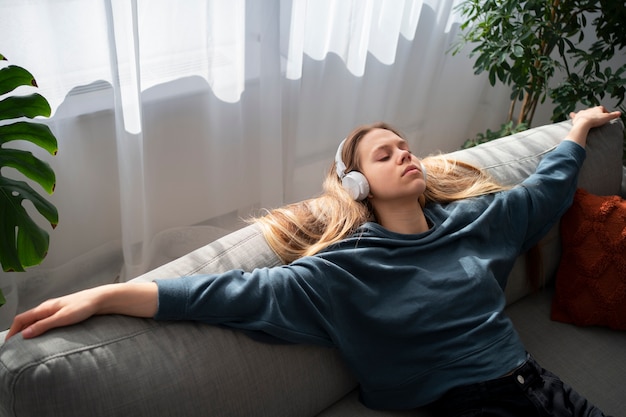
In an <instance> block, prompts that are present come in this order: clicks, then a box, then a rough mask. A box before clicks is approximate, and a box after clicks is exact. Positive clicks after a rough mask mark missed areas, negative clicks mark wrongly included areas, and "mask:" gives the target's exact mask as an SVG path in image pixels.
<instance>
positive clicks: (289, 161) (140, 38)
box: [0, 0, 508, 297]
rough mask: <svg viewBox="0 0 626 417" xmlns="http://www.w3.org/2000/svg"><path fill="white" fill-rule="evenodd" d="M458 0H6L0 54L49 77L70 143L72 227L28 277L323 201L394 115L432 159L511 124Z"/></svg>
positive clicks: (147, 257)
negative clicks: (355, 132)
mask: <svg viewBox="0 0 626 417" xmlns="http://www.w3.org/2000/svg"><path fill="white" fill-rule="evenodd" d="M457 2H458V1H455V0H444V1H434V0H430V1H429V0H404V1H401V0H393V1H392V0H341V1H340V0H309V1H307V0H263V1H254V0H229V1H221V0H185V1H184V2H181V1H176V0H130V1H129V0H56V1H55V2H49V1H47V0H29V1H27V2H25V1H22V0H5V1H3V2H1V3H0V34H1V36H2V39H3V40H5V42H3V44H2V46H0V47H1V48H3V50H2V51H0V52H1V53H3V54H5V55H6V56H7V57H8V59H9V62H10V63H11V64H16V65H20V66H23V67H25V68H27V69H28V70H30V71H31V72H32V73H33V75H34V76H35V78H36V79H37V81H38V84H39V86H40V93H41V94H43V95H44V96H46V97H47V98H48V99H49V101H50V102H51V104H52V106H53V109H54V114H53V117H52V118H51V119H49V120H47V121H45V123H47V124H49V125H50V126H51V128H52V129H53V131H54V132H55V134H56V136H57V138H58V140H59V148H60V149H59V153H58V155H57V156H55V157H54V158H49V157H46V156H45V155H42V156H41V158H42V159H45V160H48V161H50V163H51V165H52V166H53V168H54V169H55V172H56V173H57V188H56V192H55V194H54V195H53V196H52V197H51V198H50V199H51V201H52V202H53V203H54V204H55V205H56V206H57V208H58V209H59V213H60V223H59V226H58V227H57V229H56V230H54V231H51V246H50V252H49V255H48V258H47V259H46V260H45V261H44V263H43V264H42V265H40V266H38V267H36V268H33V269H32V270H31V271H29V272H27V273H26V275H25V276H26V277H28V278H29V280H28V281H29V282H30V284H22V285H23V286H30V287H29V289H32V290H33V291H36V292H38V294H40V296H41V297H45V296H48V295H54V293H55V292H57V293H58V292H65V291H66V290H71V289H75V288H77V287H80V286H88V285H92V284H93V283H94V281H110V280H112V279H115V278H116V277H111V276H110V275H111V274H112V273H113V272H112V271H117V273H115V275H119V277H118V279H121V280H125V279H129V278H132V277H134V276H136V275H138V274H141V273H142V272H144V271H146V270H147V269H149V268H152V267H154V266H155V265H156V264H157V263H159V262H161V261H164V260H167V259H169V258H172V257H175V256H178V255H182V254H183V253H184V252H183V251H187V250H190V249H191V248H190V245H191V244H192V243H193V244H197V245H200V244H203V243H207V242H208V241H210V240H211V239H213V238H214V237H215V236H216V235H218V234H219V233H221V232H222V231H221V230H218V229H217V228H216V227H219V228H232V227H236V226H238V225H241V222H239V221H238V219H239V218H240V217H248V216H249V215H250V214H251V213H256V214H258V213H259V211H258V210H259V209H260V208H270V207H275V206H278V205H281V204H284V203H287V202H291V201H296V200H299V199H302V198H307V197H310V196H313V195H315V194H316V193H317V192H319V191H320V189H321V181H322V178H323V176H324V175H325V172H326V170H327V169H328V167H329V165H330V162H331V161H332V158H333V155H334V153H335V150H336V146H337V144H338V143H339V141H340V140H341V139H343V137H345V136H346V135H347V134H348V133H349V132H350V130H352V128H354V127H355V126H356V125H358V124H361V123H370V122H374V121H379V120H385V121H388V122H390V123H392V124H394V125H396V126H397V127H398V128H399V129H400V130H402V131H403V132H405V134H406V135H407V138H408V139H409V141H410V143H411V145H412V147H413V148H414V151H415V152H416V153H418V154H427V153H431V152H436V151H449V150H453V149H456V148H458V147H459V146H460V145H461V144H462V142H463V141H464V140H465V139H466V138H467V137H469V136H470V135H472V134H474V133H476V132H477V131H480V130H483V131H484V129H485V128H486V127H491V128H493V127H497V126H499V123H500V122H501V121H502V120H504V117H505V112H506V107H507V106H506V104H504V103H507V102H508V92H507V91H503V90H499V89H494V88H492V87H490V86H488V82H487V80H486V79H485V78H483V77H476V76H475V75H474V74H473V70H472V63H471V61H470V60H469V59H468V58H467V56H465V55H463V54H461V55H458V56H454V57H452V56H451V55H450V54H448V53H446V51H447V50H448V49H449V48H450V45H451V43H452V42H453V41H454V40H455V38H456V30H457V27H458V16H456V15H455V13H454V5H455V3H457ZM24 146H26V147H27V146H28V145H24ZM34 151H35V152H37V150H34ZM3 174H4V173H3ZM198 230H201V231H206V232H207V233H206V235H205V238H204V239H203V238H202V237H199V235H198ZM163 239H170V240H171V242H170V243H171V244H170V243H166V244H164V243H163ZM164 248H169V249H164ZM163 251H166V252H168V254H167V256H166V255H164V253H163ZM181 252H182V253H181ZM168 257H169V258H168ZM104 260H106V262H104ZM103 263H105V264H106V267H104V268H102V264H103ZM97 266H98V267H99V269H98V270H97V271H95V270H94V268H96V267H97ZM103 271H104V272H103ZM103 274H104V276H103ZM68 275H69V276H68ZM87 276H89V277H92V278H89V277H87ZM93 277H97V278H93ZM47 280H50V283H48V282H49V281H47ZM61 281H62V282H63V283H62V284H59V282H61ZM44 282H45V283H44ZM48 287H50V289H49V290H46V288H48Z"/></svg>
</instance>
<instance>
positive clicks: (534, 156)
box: [0, 122, 626, 417]
mask: <svg viewBox="0 0 626 417" xmlns="http://www.w3.org/2000/svg"><path fill="white" fill-rule="evenodd" d="M568 130H569V122H563V123H559V124H553V125H547V126H541V127H538V128H534V129H531V130H528V131H525V132H522V133H519V134H516V135H514V136H510V137H506V138H503V139H500V140H497V141H493V142H490V143H488V144H484V145H481V146H479V147H476V148H472V149H469V150H463V151H459V152H456V153H455V154H454V156H455V157H458V158H459V159H462V160H465V161H469V162H472V163H474V164H477V165H480V166H482V167H484V168H485V169H487V170H488V171H489V172H491V173H492V174H493V175H494V176H496V177H497V178H499V179H500V180H501V181H503V182H506V183H511V184H512V183H517V182H519V181H520V180H521V179H523V178H524V177H526V176H527V175H528V174H529V173H530V172H532V171H533V170H534V168H535V166H536V164H537V162H538V161H539V159H540V158H541V157H542V155H543V154H544V153H546V152H548V151H549V150H550V149H551V148H553V147H554V146H555V145H556V144H557V143H558V142H559V141H560V140H561V139H562V138H563V137H564V136H565V135H566V134H567V132H568ZM622 132H623V126H622V124H621V123H619V122H618V123H613V124H610V125H607V126H604V127H602V128H599V129H594V130H592V132H591V134H590V136H589V144H588V147H587V160H586V162H585V164H584V166H583V170H582V173H581V176H580V180H579V186H580V187H583V188H585V189H587V190H588V191H589V192H591V193H594V194H598V195H612V194H619V193H620V192H621V191H620V188H621V182H622V161H621V155H622V134H623V133H622ZM560 250H561V248H560V235H559V230H558V227H555V228H554V229H553V230H552V231H551V232H550V233H549V235H548V236H547V237H546V238H545V239H544V240H543V241H542V243H541V245H540V251H541V253H542V257H541V259H542V262H543V273H544V284H545V287H544V288H543V289H541V290H540V291H539V292H531V291H530V290H529V288H528V285H527V284H526V279H525V261H524V257H520V258H519V260H518V262H517V264H516V266H515V269H514V270H513V272H512V273H511V276H510V279H509V284H508V287H507V297H508V301H509V306H508V314H509V315H510V316H511V317H512V319H513V321H514V322H515V325H516V327H517V329H518V331H519V332H520V334H521V337H522V339H523V340H524V342H525V344H526V347H527V349H528V350H529V351H530V352H531V353H532V354H533V355H534V356H535V357H536V359H537V360H538V361H539V362H540V363H541V364H542V365H543V366H544V367H546V368H548V369H550V370H552V371H553V372H555V373H557V374H558V375H560V376H561V377H562V379H563V380H565V381H566V382H569V383H570V384H571V385H573V386H574V387H576V388H577V389H578V391H580V392H581V393H582V394H584V395H585V396H586V397H587V398H588V399H589V400H591V401H592V402H594V403H596V404H597V405H598V406H600V407H601V408H602V409H604V410H605V412H606V413H609V414H613V415H615V416H620V415H621V416H623V415H626V413H625V411H624V410H626V395H625V393H626V333H624V332H620V331H616V330H610V329H608V328H602V327H585V328H583V327H576V326H574V325H569V324H563V323H560V322H553V321H551V320H550V304H551V297H552V289H551V288H552V282H553V279H552V278H553V277H554V275H555V271H556V269H557V267H558V262H559V257H560ZM277 264H279V260H278V259H277V257H276V256H275V254H274V253H273V252H272V250H271V249H270V248H269V247H268V246H267V244H266V242H265V240H264V239H263V236H262V235H261V234H260V232H259V231H258V229H257V228H256V227H255V226H248V227H245V228H243V229H241V230H239V231H236V232H234V233H231V234H229V235H226V236H224V237H223V238H221V239H219V240H217V241H215V242H214V243H211V244H209V245H207V246H205V247H202V248H200V249H198V250H196V251H194V252H192V253H190V254H188V255H186V256H183V257H182V258H180V259H177V260H175V261H173V262H170V263H168V264H166V265H164V266H162V267H159V268H157V269H155V270H153V271H151V272H149V273H147V274H145V275H143V276H141V277H139V278H136V281H149V280H152V279H154V278H157V277H177V276H181V275H193V274H199V273H206V272H217V271H222V270H227V269H231V268H243V269H252V268H255V267H259V266H271V265H277ZM407 348H409V347H407ZM0 415H1V416H81V417H84V416H117V415H120V416H121V415H124V416H128V415H130V416H150V417H154V416H296V417H305V416H323V417H330V416H427V415H428V414H427V413H426V412H425V411H424V410H412V411H405V412H391V411H373V410H368V409H366V408H365V407H363V406H362V405H361V404H360V403H359V401H358V388H357V382H356V381H355V379H354V378H353V376H352V375H351V374H350V372H349V371H348V370H347V369H346V368H345V366H344V364H343V362H342V360H341V358H340V357H339V355H338V354H337V352H336V351H335V350H333V349H328V348H320V347H314V346H303V345H288V344H270V343H264V342H261V341H257V340H254V339H252V338H250V337H248V336H247V335H245V334H242V333H240V332H238V331H233V330H230V329H226V328H221V327H213V326H208V325H203V324H197V323H186V322H176V323H173V322H161V323H159V322H155V321H153V320H149V319H137V318H129V317H122V316H101V317H94V318H91V319H89V320H87V321H86V322H84V323H81V324H78V325H75V326H72V327H68V328H63V329H56V330H53V331H50V332H49V333H47V334H45V335H43V336H41V337H39V338H36V339H33V340H23V339H22V338H21V336H19V335H18V336H16V337H14V338H13V339H11V340H10V341H8V342H7V343H5V344H4V345H2V346H1V347H0Z"/></svg>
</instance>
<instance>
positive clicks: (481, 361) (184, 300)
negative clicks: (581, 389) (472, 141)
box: [8, 107, 620, 416]
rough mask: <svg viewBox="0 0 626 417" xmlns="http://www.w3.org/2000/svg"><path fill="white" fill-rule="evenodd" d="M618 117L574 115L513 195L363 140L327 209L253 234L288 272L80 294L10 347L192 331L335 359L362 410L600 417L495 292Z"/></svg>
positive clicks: (557, 211) (387, 142) (51, 306)
mask: <svg viewBox="0 0 626 417" xmlns="http://www.w3.org/2000/svg"><path fill="white" fill-rule="evenodd" d="M619 115H620V113H619V112H611V113H609V112H607V111H606V110H605V109H604V108H603V107H596V108H593V109H587V110H583V111H580V112H578V113H572V115H571V117H572V122H573V126H572V129H571V131H570V132H569V135H568V137H567V138H566V140H564V141H563V142H562V143H561V144H560V145H559V146H558V147H557V148H556V149H555V150H554V151H553V152H551V153H550V154H548V155H547V156H546V157H544V159H543V160H542V162H541V163H540V164H539V166H538V167H537V171H536V173H535V174H533V175H531V176H530V177H529V178H528V179H527V180H526V181H524V183H523V184H522V185H521V186H519V187H514V188H511V189H504V188H503V187H500V186H498V185H497V184H495V183H494V182H493V181H491V180H490V179H489V178H488V177H487V176H485V175H484V174H483V173H481V172H480V171H478V170H476V169H473V168H471V167H469V166H464V165H461V164H454V163H451V162H448V161H445V160H443V159H442V158H427V159H425V160H424V161H423V165H422V163H420V161H419V160H418V159H417V158H416V157H415V156H413V155H412V154H411V153H410V152H409V149H408V146H407V143H406V141H404V140H403V139H402V138H401V137H400V135H398V134H397V132H395V131H394V130H392V129H391V128H389V127H388V126H385V125H378V126H373V127H369V128H364V129H357V130H356V131H355V132H353V134H351V135H350V136H349V137H348V138H347V139H346V140H345V141H344V142H342V144H341V145H340V147H339V150H338V153H337V158H336V163H335V169H334V170H333V171H332V172H331V174H330V175H329V177H328V178H327V180H326V181H325V193H324V195H322V196H321V197H319V198H316V199H313V200H309V201H307V202H305V203H303V204H296V205H291V206H287V207H284V208H282V209H278V210H275V211H274V212H272V213H270V214H269V215H268V216H266V217H264V218H262V219H259V223H260V224H261V226H262V227H263V229H264V232H265V235H266V236H267V238H268V241H269V242H270V245H272V247H273V248H274V249H275V250H276V252H277V253H278V254H279V255H280V256H281V257H282V258H283V259H284V260H286V261H289V262H291V263H290V264H289V265H288V266H282V267H277V268H271V269H259V270H255V271H253V272H251V273H245V272H243V271H237V270H234V271H230V272H227V273H224V274H220V275H206V276H194V277H186V278H181V279H175V280H159V281H156V282H154V283H143V284H117V285H115V284H114V285H107V286H103V287H98V288H94V289H90V290H86V291H82V292H79V293H76V294H72V295H69V296H66V297H61V298H59V299H55V300H50V301H47V302H45V303H43V304H41V305H40V306H38V307H36V308H34V309H32V310H30V311H27V312H25V313H23V314H20V315H18V316H17V317H16V318H15V320H14V323H13V325H12V327H11V329H10V331H9V334H8V338H10V337H12V336H13V335H15V334H16V333H18V332H22V335H23V337H25V338H30V337H35V336H37V335H40V334H42V333H43V332H45V331H47V330H49V329H51V328H54V327H58V326H64V325H69V324H73V323H77V322H79V321H82V320H84V319H86V318H88V317H90V316H92V315H94V314H112V313H115V314H126V315H133V316H140V317H154V318H156V319H157V320H198V321H203V322H206V323H215V324H217V323H219V324H224V325H228V326H231V327H235V328H242V329H247V330H257V331H262V332H266V333H269V334H271V335H273V336H275V337H278V338H281V339H284V340H286V341H290V342H296V343H315V344H320V345H325V346H336V347H337V348H338V349H339V350H340V351H341V353H342V355H343V357H344V358H345V360H346V363H347V364H348V365H349V366H350V368H351V369H352V371H353V372H354V374H355V376H356V377H357V379H358V380H359V382H360V387H361V398H362V401H363V402H364V403H365V405H367V406H369V407H372V408H383V409H385V408H386V409H389V408H396V409H410V408H415V407H419V406H425V405H428V406H430V407H431V408H432V409H433V410H434V411H435V413H436V414H438V415H479V414H480V411H476V410H482V413H483V414H480V415H498V416H505V415H510V416H514V415H523V416H532V415H536V416H561V415H562V416H565V415H585V416H602V415H603V414H602V413H601V411H599V410H598V409H597V408H595V407H594V406H592V405H591V404H589V403H588V402H587V401H586V400H585V399H584V398H582V397H580V396H579V395H578V394H576V393H575V392H574V391H572V390H571V389H570V388H569V387H567V386H565V385H563V383H562V382H561V381H560V380H559V379H558V378H557V377H555V376H554V375H552V374H550V373H548V372H547V371H544V370H543V369H541V368H540V367H539V366H538V365H537V364H536V362H535V361H534V360H533V359H532V358H531V357H529V355H528V354H527V353H526V351H525V349H524V347H523V345H522V343H521V341H520V340H519V337H518V335H517V333H516V332H515V330H514V329H513V326H512V323H511V321H510V320H509V319H508V318H507V317H506V316H505V315H504V313H503V310H504V306H505V300H504V294H503V288H504V286H505V284H506V278H507V276H508V273H509V271H510V270H511V268H512V266H513V263H514V261H515V258H516V257H517V255H518V254H519V253H521V252H522V251H524V250H526V249H528V248H529V247H531V246H532V245H534V244H535V243H536V242H537V241H538V240H539V239H540V238H541V237H542V236H543V234H544V233H545V232H546V231H547V230H548V229H549V228H550V227H551V226H552V225H553V224H554V223H555V222H556V221H557V220H558V218H559V217H560V215H561V214H563V212H565V210H566V209H567V208H568V206H569V205H570V204H571V201H572V197H573V193H574V191H575V186H576V176H577V173H578V170H579V167H580V166H581V165H582V162H583V160H584V155H585V153H584V146H585V143H586V137H587V133H588V131H589V129H591V128H593V127H596V126H600V125H602V124H604V123H607V122H608V121H609V120H612V119H614V118H616V117H619ZM424 167H426V168H427V170H428V176H426V170H425V169H424ZM357 172H360V174H358V173H357ZM469 197H472V198H469Z"/></svg>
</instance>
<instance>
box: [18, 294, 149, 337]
mask: <svg viewBox="0 0 626 417" xmlns="http://www.w3.org/2000/svg"><path fill="white" fill-rule="evenodd" d="M157 307H158V290H157V285H156V284H155V283H152V282H150V283H136V284H135V283H133V284H129V283H126V284H109V285H103V286H100V287H95V288H91V289H88V290H84V291H80V292H77V293H74V294H70V295H67V296H64V297H60V298H55V299H52V300H48V301H45V302H43V303H42V304H40V305H39V306H37V307H35V308H33V309H31V310H28V311H26V312H24V313H22V314H18V315H17V316H16V317H15V319H14V320H13V324H12V325H11V328H10V329H9V333H8V334H7V337H6V340H9V339H10V338H11V337H12V336H14V335H15V334H17V333H19V332H22V336H23V337H24V338H25V339H29V338H32V337H36V336H39V335H41V334H42V333H45V332H47V331H48V330H50V329H53V328H55V327H62V326H69V325H71V324H75V323H78V322H81V321H83V320H86V319H88V318H89V317H91V316H94V315H100V314H124V315H127V316H135V317H152V316H154V315H155V314H156V311H157Z"/></svg>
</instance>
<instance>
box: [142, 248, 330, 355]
mask: <svg viewBox="0 0 626 417" xmlns="http://www.w3.org/2000/svg"><path fill="white" fill-rule="evenodd" d="M315 264H316V262H315V260H314V259H309V260H308V261H305V262H300V263H298V264H292V265H289V266H280V267H275V268H263V269H256V270H254V271H252V272H244V271H241V270H232V271H229V272H226V273H224V274H217V275H196V276H189V277H182V278H177V279H164V280H156V281H155V282H156V284H157V286H158V288H159V295H158V302H159V307H158V311H157V314H156V315H155V317H154V318H155V319H157V320H190V321H200V322H204V323H209V324H221V325H225V326H228V327H234V328H240V329H245V330H252V331H261V332H264V333H267V334H269V335H271V336H274V337H277V338H279V339H282V340H285V341H288V342H293V343H311V344H317V345H324V346H332V345H333V343H332V341H331V338H330V336H329V334H330V329H331V325H330V320H329V317H330V315H331V311H330V308H329V306H328V304H327V303H326V302H325V300H326V299H328V298H327V297H326V296H325V293H326V286H325V285H324V278H323V274H320V272H321V271H319V269H316V268H315Z"/></svg>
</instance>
